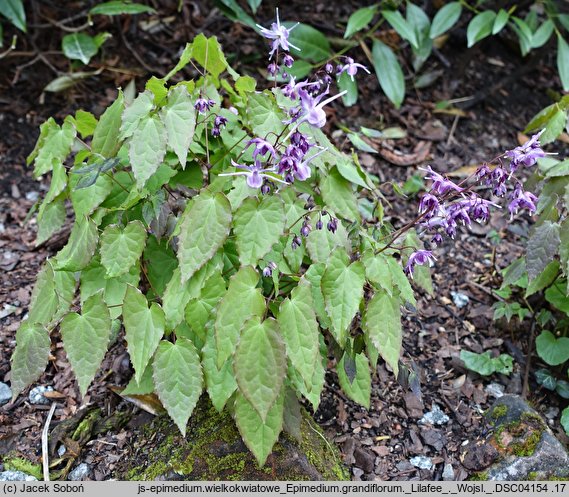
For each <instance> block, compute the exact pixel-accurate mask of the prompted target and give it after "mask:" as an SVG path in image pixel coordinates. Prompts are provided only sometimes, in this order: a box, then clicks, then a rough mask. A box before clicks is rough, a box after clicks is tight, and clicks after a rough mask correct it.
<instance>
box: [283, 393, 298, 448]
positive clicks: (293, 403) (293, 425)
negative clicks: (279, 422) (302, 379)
mask: <svg viewBox="0 0 569 497" xmlns="http://www.w3.org/2000/svg"><path fill="white" fill-rule="evenodd" d="M301 424H302V411H301V410H300V402H298V398H297V396H296V393H295V392H294V390H293V389H292V388H290V387H288V386H287V387H285V392H284V408H283V429H284V430H285V431H286V432H287V433H288V434H289V435H290V436H292V437H294V438H295V439H296V440H298V441H299V442H302V433H301Z"/></svg>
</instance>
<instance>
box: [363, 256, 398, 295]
mask: <svg viewBox="0 0 569 497" xmlns="http://www.w3.org/2000/svg"><path fill="white" fill-rule="evenodd" d="M362 263H363V265H364V267H365V272H366V278H367V279H368V281H369V282H370V283H371V284H372V285H373V286H374V287H375V288H378V289H379V288H381V289H383V290H385V291H386V292H387V294H388V295H389V296H391V295H393V279H392V277H391V270H390V267H389V263H388V262H387V259H386V257H385V256H384V255H383V254H377V255H374V253H373V251H372V250H367V251H366V252H364V255H363V257H362Z"/></svg>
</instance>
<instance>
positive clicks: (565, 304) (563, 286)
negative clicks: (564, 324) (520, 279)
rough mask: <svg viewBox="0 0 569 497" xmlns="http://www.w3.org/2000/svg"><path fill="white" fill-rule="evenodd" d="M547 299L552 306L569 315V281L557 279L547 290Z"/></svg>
mask: <svg viewBox="0 0 569 497" xmlns="http://www.w3.org/2000/svg"><path fill="white" fill-rule="evenodd" d="M545 300H547V301H548V302H549V303H550V304H551V305H552V306H554V307H555V308H557V309H559V310H560V311H562V312H564V313H565V314H568V315H569V299H568V298H567V281H560V280H557V281H556V282H554V283H553V285H552V286H550V287H549V288H548V289H547V290H545Z"/></svg>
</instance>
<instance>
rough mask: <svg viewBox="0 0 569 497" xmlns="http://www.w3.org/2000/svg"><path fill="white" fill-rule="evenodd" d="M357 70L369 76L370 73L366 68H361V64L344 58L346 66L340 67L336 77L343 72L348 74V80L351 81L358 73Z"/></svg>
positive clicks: (349, 58)
mask: <svg viewBox="0 0 569 497" xmlns="http://www.w3.org/2000/svg"><path fill="white" fill-rule="evenodd" d="M358 69H363V70H364V71H365V72H367V73H368V74H370V72H369V70H368V68H367V67H366V66H363V65H362V64H357V63H356V62H354V59H352V58H351V57H346V64H345V65H343V66H342V67H340V70H339V71H338V75H340V74H342V73H343V72H345V73H347V74H348V76H350V78H351V79H352V81H353V80H354V76H355V75H356V73H357V72H358Z"/></svg>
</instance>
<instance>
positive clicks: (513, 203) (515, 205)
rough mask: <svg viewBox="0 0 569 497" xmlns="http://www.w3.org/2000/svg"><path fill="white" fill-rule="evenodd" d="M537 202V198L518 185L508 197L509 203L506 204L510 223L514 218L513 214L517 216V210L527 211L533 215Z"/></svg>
mask: <svg viewBox="0 0 569 497" xmlns="http://www.w3.org/2000/svg"><path fill="white" fill-rule="evenodd" d="M537 201H538V198H537V197H536V196H535V195H534V194H533V193H531V192H525V191H524V190H523V188H522V185H521V184H520V183H518V184H517V185H516V187H515V188H514V191H513V192H512V194H511V195H510V203H509V204H508V210H509V211H510V221H511V220H512V219H513V218H514V214H517V212H518V210H519V209H527V210H528V212H529V214H530V215H532V214H534V213H535V211H536V210H537V207H536V203H537Z"/></svg>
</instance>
